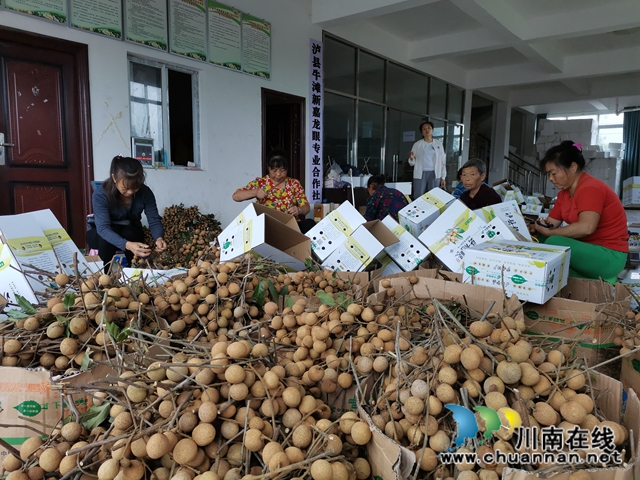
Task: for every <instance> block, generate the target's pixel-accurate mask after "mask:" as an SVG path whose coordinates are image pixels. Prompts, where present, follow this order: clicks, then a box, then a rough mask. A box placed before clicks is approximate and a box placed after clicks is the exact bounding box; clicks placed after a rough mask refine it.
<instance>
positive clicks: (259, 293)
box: [251, 280, 266, 308]
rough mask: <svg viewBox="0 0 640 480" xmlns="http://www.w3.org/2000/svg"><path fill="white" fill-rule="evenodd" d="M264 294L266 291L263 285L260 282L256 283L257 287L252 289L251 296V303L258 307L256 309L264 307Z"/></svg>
mask: <svg viewBox="0 0 640 480" xmlns="http://www.w3.org/2000/svg"><path fill="white" fill-rule="evenodd" d="M265 293H266V291H265V288H264V283H262V280H260V281H259V282H258V286H257V287H256V288H254V289H253V295H252V296H251V298H252V299H253V301H254V302H256V305H258V307H260V308H262V307H263V306H264V296H265Z"/></svg>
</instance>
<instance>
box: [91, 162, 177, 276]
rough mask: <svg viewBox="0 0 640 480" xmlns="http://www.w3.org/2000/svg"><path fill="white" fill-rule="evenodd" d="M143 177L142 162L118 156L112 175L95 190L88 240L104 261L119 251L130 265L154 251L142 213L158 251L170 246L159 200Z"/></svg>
mask: <svg viewBox="0 0 640 480" xmlns="http://www.w3.org/2000/svg"><path fill="white" fill-rule="evenodd" d="M144 177H145V175H144V170H143V169H142V165H141V164H140V162H139V161H137V160H135V159H133V158H131V157H123V156H121V155H118V156H116V157H114V158H113V160H112V161H111V169H110V175H109V178H108V179H107V180H105V181H104V182H103V183H102V185H101V186H100V187H99V188H97V189H96V190H95V191H94V192H93V197H92V203H93V218H94V222H95V227H94V228H91V229H90V230H89V231H88V232H87V243H88V244H89V246H90V247H91V248H95V249H97V250H98V255H99V256H100V259H101V260H102V261H103V262H104V263H105V264H107V263H108V262H110V261H111V259H112V258H113V255H114V254H115V253H116V251H117V250H122V251H123V252H124V254H125V256H126V257H127V260H128V261H129V264H131V261H132V260H133V256H134V255H137V256H138V257H141V258H144V257H147V256H149V255H150V254H151V247H150V246H149V245H147V244H145V243H144V232H143V230H142V222H141V219H142V212H144V213H145V215H146V217H147V221H148V222H149V229H150V230H151V234H152V235H153V238H154V239H155V251H156V252H162V251H164V250H165V249H166V248H167V245H166V243H165V241H164V238H163V237H164V229H163V227H162V222H161V220H160V215H159V214H158V207H157V205H156V199H155V197H154V195H153V192H152V191H151V189H150V188H149V187H147V186H146V185H145V184H144Z"/></svg>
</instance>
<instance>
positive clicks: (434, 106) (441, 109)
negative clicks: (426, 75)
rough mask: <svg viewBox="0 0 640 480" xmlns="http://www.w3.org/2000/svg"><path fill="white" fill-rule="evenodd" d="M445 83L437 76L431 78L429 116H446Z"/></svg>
mask: <svg viewBox="0 0 640 480" xmlns="http://www.w3.org/2000/svg"><path fill="white" fill-rule="evenodd" d="M446 109H447V84H446V83H444V82H443V81H442V80H438V79H437V78H433V77H432V78H431V84H430V85H429V116H430V117H438V118H446V117H445V115H446Z"/></svg>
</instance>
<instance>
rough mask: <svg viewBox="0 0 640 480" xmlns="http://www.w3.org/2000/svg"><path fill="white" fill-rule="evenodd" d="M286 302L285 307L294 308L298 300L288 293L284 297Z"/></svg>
mask: <svg viewBox="0 0 640 480" xmlns="http://www.w3.org/2000/svg"><path fill="white" fill-rule="evenodd" d="M284 304H285V307H287V308H292V307H293V306H294V305H295V304H296V302H294V301H293V298H291V297H290V296H289V295H287V296H286V297H285V299H284Z"/></svg>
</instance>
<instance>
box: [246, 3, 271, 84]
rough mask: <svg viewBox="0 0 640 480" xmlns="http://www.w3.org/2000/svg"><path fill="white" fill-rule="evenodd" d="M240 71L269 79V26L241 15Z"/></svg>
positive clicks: (248, 16)
mask: <svg viewBox="0 0 640 480" xmlns="http://www.w3.org/2000/svg"><path fill="white" fill-rule="evenodd" d="M242 70H243V71H244V72H245V73H250V74H251V75H256V76H258V77H262V78H271V24H270V23H268V22H265V21H264V20H260V19H258V18H255V17H252V16H250V15H246V14H242Z"/></svg>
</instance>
